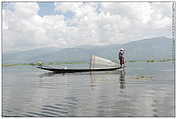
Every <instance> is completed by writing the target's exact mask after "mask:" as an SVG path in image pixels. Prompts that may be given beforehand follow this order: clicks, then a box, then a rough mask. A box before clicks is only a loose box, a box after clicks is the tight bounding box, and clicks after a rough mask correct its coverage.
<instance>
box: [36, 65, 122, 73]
mask: <svg viewBox="0 0 177 119" xmlns="http://www.w3.org/2000/svg"><path fill="white" fill-rule="evenodd" d="M37 68H40V69H43V70H48V71H53V72H55V73H76V72H92V71H113V70H117V69H121V67H116V68H107V69H58V68H51V67H42V66H38V67H37Z"/></svg>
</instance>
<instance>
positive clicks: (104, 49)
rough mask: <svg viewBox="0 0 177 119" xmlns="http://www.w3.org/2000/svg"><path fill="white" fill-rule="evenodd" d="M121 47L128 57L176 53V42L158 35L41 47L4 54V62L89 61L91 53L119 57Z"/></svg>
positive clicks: (165, 56)
mask: <svg viewBox="0 0 177 119" xmlns="http://www.w3.org/2000/svg"><path fill="white" fill-rule="evenodd" d="M120 48H124V49H126V59H128V60H147V59H162V58H170V59H172V56H173V55H174V52H173V50H174V42H173V40H172V39H169V38H166V37H156V38H151V39H143V40H138V41H133V42H129V43H126V44H112V45H105V46H79V47H74V48H63V49H60V48H53V47H52V48H51V47H48V48H41V49H34V50H28V51H23V52H16V53H10V52H9V53H5V54H3V64H12V63H33V62H37V61H43V62H73V61H89V59H90V56H91V55H97V56H100V57H105V58H108V59H111V60H116V59H117V53H118V50H119V49H120Z"/></svg>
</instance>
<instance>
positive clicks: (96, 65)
mask: <svg viewBox="0 0 177 119" xmlns="http://www.w3.org/2000/svg"><path fill="white" fill-rule="evenodd" d="M37 68H40V69H43V70H48V71H52V72H55V73H75V72H92V71H113V70H117V69H121V67H118V64H117V63H115V62H112V61H111V60H108V59H105V58H101V57H98V56H92V57H91V60H90V67H89V68H88V69H83V68H82V69H67V68H63V69H61V68H53V67H44V66H38V67H37Z"/></svg>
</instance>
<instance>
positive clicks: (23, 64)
mask: <svg viewBox="0 0 177 119" xmlns="http://www.w3.org/2000/svg"><path fill="white" fill-rule="evenodd" d="M62 64H86V62H48V63H44V62H42V61H38V62H36V63H22V64H2V66H3V67H10V66H42V65H62Z"/></svg>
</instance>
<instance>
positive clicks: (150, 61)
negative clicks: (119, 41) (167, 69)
mask: <svg viewBox="0 0 177 119" xmlns="http://www.w3.org/2000/svg"><path fill="white" fill-rule="evenodd" d="M171 61H175V59H160V60H155V59H149V60H128V62H147V63H153V62H171Z"/></svg>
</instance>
